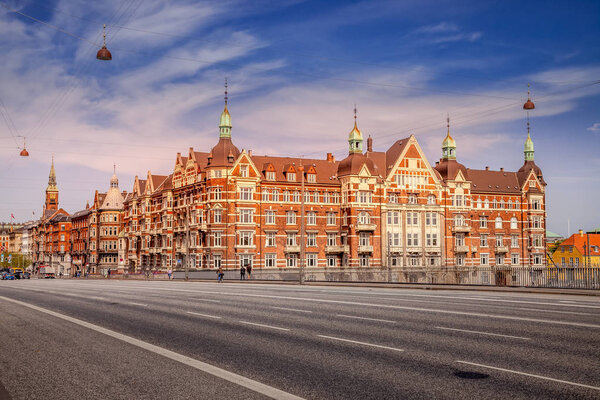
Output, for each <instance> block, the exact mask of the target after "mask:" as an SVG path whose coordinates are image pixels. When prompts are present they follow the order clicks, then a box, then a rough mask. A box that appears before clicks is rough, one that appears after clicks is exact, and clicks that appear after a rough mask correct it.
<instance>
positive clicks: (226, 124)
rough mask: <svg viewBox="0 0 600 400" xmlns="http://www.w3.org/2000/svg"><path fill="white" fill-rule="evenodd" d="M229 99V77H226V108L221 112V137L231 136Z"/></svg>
mask: <svg viewBox="0 0 600 400" xmlns="http://www.w3.org/2000/svg"><path fill="white" fill-rule="evenodd" d="M227 99H228V98H227V78H225V108H224V109H223V112H222V113H221V120H220V121H219V137H220V138H231V115H230V114H229V110H228V109H227Z"/></svg>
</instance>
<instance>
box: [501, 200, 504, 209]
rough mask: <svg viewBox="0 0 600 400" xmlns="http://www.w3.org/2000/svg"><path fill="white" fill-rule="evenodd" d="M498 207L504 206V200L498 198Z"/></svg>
mask: <svg viewBox="0 0 600 400" xmlns="http://www.w3.org/2000/svg"><path fill="white" fill-rule="evenodd" d="M500 208H504V200H503V199H500Z"/></svg>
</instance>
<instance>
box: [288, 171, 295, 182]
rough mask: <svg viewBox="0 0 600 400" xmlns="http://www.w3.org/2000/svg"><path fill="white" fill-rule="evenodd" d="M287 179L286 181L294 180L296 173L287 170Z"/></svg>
mask: <svg viewBox="0 0 600 400" xmlns="http://www.w3.org/2000/svg"><path fill="white" fill-rule="evenodd" d="M287 180H288V182H296V173H295V172H288V173H287Z"/></svg>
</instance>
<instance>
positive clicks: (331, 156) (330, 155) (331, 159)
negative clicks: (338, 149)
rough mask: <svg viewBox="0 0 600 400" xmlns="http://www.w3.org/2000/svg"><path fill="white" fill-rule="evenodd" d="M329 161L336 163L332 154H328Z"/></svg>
mask: <svg viewBox="0 0 600 400" xmlns="http://www.w3.org/2000/svg"><path fill="white" fill-rule="evenodd" d="M327 161H328V162H330V163H332V162H335V157H334V156H333V154H332V153H327Z"/></svg>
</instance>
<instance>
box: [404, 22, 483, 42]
mask: <svg viewBox="0 0 600 400" xmlns="http://www.w3.org/2000/svg"><path fill="white" fill-rule="evenodd" d="M409 36H413V37H417V38H419V40H421V41H423V42H425V43H430V44H440V43H450V42H464V41H466V42H474V41H476V40H478V39H480V38H481V36H482V33H481V32H466V31H464V30H463V29H461V28H460V27H459V26H458V25H456V24H455V23H452V22H446V21H443V22H440V23H438V24H434V25H425V26H421V27H419V28H417V29H415V30H414V31H412V32H411V33H410V34H409Z"/></svg>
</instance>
